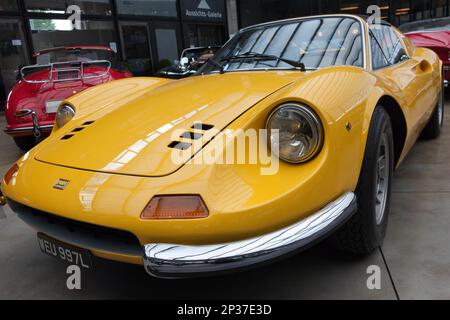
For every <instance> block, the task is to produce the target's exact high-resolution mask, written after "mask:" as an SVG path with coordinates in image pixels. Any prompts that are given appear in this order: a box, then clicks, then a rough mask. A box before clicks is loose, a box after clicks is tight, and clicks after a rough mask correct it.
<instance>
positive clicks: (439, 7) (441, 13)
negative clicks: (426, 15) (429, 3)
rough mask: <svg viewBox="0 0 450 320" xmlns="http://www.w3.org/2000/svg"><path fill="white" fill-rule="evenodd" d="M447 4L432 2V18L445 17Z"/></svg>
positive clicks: (437, 1)
mask: <svg viewBox="0 0 450 320" xmlns="http://www.w3.org/2000/svg"><path fill="white" fill-rule="evenodd" d="M448 5H449V2H447V0H434V4H433V8H434V17H435V18H441V17H446V16H447V12H448V11H447V10H448Z"/></svg>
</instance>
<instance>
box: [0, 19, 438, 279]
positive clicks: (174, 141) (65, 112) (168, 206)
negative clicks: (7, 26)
mask: <svg viewBox="0 0 450 320" xmlns="http://www.w3.org/2000/svg"><path fill="white" fill-rule="evenodd" d="M442 72H443V70H442V62H441V61H440V60H439V58H438V56H437V55H436V54H435V53H434V52H433V51H431V50H429V49H426V48H416V47H414V46H413V45H412V44H411V42H410V41H409V40H408V39H407V38H406V37H405V36H403V35H402V34H401V33H400V32H399V31H398V30H397V29H395V28H394V27H392V26H391V25H389V24H388V23H385V22H382V23H380V24H376V25H372V24H371V25H369V24H368V22H367V21H366V20H365V19H364V18H361V17H359V16H352V15H326V16H315V17H307V18H297V19H292V20H285V21H278V22H271V23H265V24H261V25H257V26H253V27H249V28H245V29H243V30H241V31H240V32H239V33H238V34H236V35H235V36H234V37H233V38H232V39H230V40H229V41H228V42H227V43H226V44H225V45H224V47H223V48H221V49H220V50H219V51H218V52H217V54H216V55H215V56H214V58H213V59H212V60H209V61H208V62H207V63H206V64H205V65H204V66H203V67H202V68H201V69H200V70H199V71H198V73H197V74H196V75H194V76H192V77H189V78H186V79H182V80H176V81H174V80H169V79H161V78H151V77H150V78H129V79H123V80H118V81H114V82H111V83H107V84H102V85H99V86H96V87H94V88H91V89H88V90H85V91H83V92H81V93H79V94H77V95H75V96H73V97H70V98H69V99H66V100H65V101H63V102H62V103H61V104H60V106H59V108H58V111H57V114H56V124H55V127H54V128H53V132H52V134H51V135H50V137H49V138H48V139H46V140H45V141H43V142H42V143H41V144H40V145H38V146H36V147H35V148H33V149H32V150H31V151H29V152H28V153H26V154H25V155H24V156H23V157H22V158H21V159H20V160H18V161H17V162H16V163H15V164H14V165H13V166H12V167H11V169H10V170H9V171H8V172H7V173H6V175H5V177H4V179H3V181H2V192H3V195H4V196H3V202H4V203H6V207H7V208H8V209H9V208H10V209H12V211H14V212H16V213H17V214H18V216H19V217H20V218H21V219H22V220H23V221H25V222H26V223H27V224H29V225H31V226H32V227H33V228H34V229H36V230H37V232H38V238H39V244H40V246H41V249H42V251H44V252H46V253H48V254H51V255H54V256H58V257H60V258H62V259H65V260H67V261H69V262H72V263H79V264H81V265H83V266H85V267H91V261H90V257H91V255H94V256H96V257H101V258H106V259H112V260H116V261H122V262H127V263H134V264H142V265H144V266H145V269H146V270H147V271H148V272H149V273H150V274H152V275H156V276H160V277H185V276H196V275H204V274H210V273H214V272H225V271H230V270H236V269H241V268H245V267H250V266H254V265H256V264H259V263H263V262H268V261H273V260H276V259H277V258H280V257H282V256H287V255H289V254H293V253H295V252H298V251H300V250H301V249H303V248H305V247H308V246H310V245H312V244H313V243H314V242H316V241H318V240H321V239H324V238H325V237H328V239H329V240H330V242H331V243H332V244H333V245H335V246H336V247H338V248H340V249H342V250H346V251H349V252H353V253H355V254H368V253H370V252H372V251H373V250H375V249H376V248H377V247H378V246H380V244H381V243H382V241H383V238H384V236H385V232H386V227H387V222H388V213H389V202H390V194H391V181H392V173H393V170H394V169H395V168H396V167H397V166H398V165H399V164H400V163H401V162H402V160H403V159H404V157H405V155H406V154H407V152H408V151H409V150H410V149H411V147H412V146H413V144H414V143H415V141H416V140H417V138H419V136H422V137H424V138H436V137H438V135H439V133H440V130H441V126H442V123H443V112H444V109H443V98H442V85H443V78H442ZM249 130H258V131H259V130H266V132H267V135H266V136H265V138H266V140H267V141H269V142H270V143H268V144H267V146H268V149H267V152H270V154H271V156H272V157H276V158H277V159H279V166H278V169H277V171H276V173H275V174H268V175H263V174H261V168H262V167H264V166H265V164H264V163H262V162H261V161H259V160H258V161H256V163H250V162H246V161H244V162H243V163H237V164H230V163H225V164H224V163H204V162H202V161H195V160H198V159H197V158H198V157H201V156H202V154H204V153H208V152H212V151H211V150H210V149H211V148H214V146H215V144H214V143H213V142H214V141H215V140H216V139H217V136H218V134H219V133H221V132H224V131H229V132H247V131H249ZM174 132H181V134H174ZM258 139H262V140H263V138H260V137H259V138H258ZM198 141H201V142H200V143H198ZM272 142H273V143H272ZM274 146H275V147H276V148H275V149H274ZM224 148H225V147H224ZM246 150H247V149H246ZM248 150H250V149H248ZM181 151H185V152H189V153H190V154H191V155H192V157H191V158H186V161H185V162H183V163H180V162H175V161H173V156H172V155H173V152H181ZM75 257H76V259H75ZM75 260H76V261H75Z"/></svg>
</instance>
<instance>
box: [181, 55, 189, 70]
mask: <svg viewBox="0 0 450 320" xmlns="http://www.w3.org/2000/svg"><path fill="white" fill-rule="evenodd" d="M180 65H181V66H182V67H183V68H186V67H187V66H188V65H189V59H188V58H187V57H183V58H181V61H180Z"/></svg>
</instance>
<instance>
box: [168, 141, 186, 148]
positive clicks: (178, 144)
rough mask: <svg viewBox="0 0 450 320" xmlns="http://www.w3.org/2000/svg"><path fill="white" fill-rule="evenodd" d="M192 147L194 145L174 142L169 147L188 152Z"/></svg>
mask: <svg viewBox="0 0 450 320" xmlns="http://www.w3.org/2000/svg"><path fill="white" fill-rule="evenodd" d="M191 146H192V144H190V143H187V142H180V141H173V142H171V143H170V144H169V145H168V147H169V148H172V149H179V150H187V149H189V148H190V147H191Z"/></svg>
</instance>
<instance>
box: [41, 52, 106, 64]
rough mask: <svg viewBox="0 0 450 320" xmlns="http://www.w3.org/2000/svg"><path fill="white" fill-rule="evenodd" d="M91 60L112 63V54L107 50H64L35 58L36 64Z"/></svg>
mask: <svg viewBox="0 0 450 320" xmlns="http://www.w3.org/2000/svg"><path fill="white" fill-rule="evenodd" d="M93 60H108V61H111V62H112V61H114V60H115V56H114V53H113V52H111V51H108V50H99V49H64V50H55V51H50V52H47V53H43V54H41V55H39V56H37V57H36V63H37V64H41V65H43V64H49V63H54V62H69V61H80V62H88V61H93Z"/></svg>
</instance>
